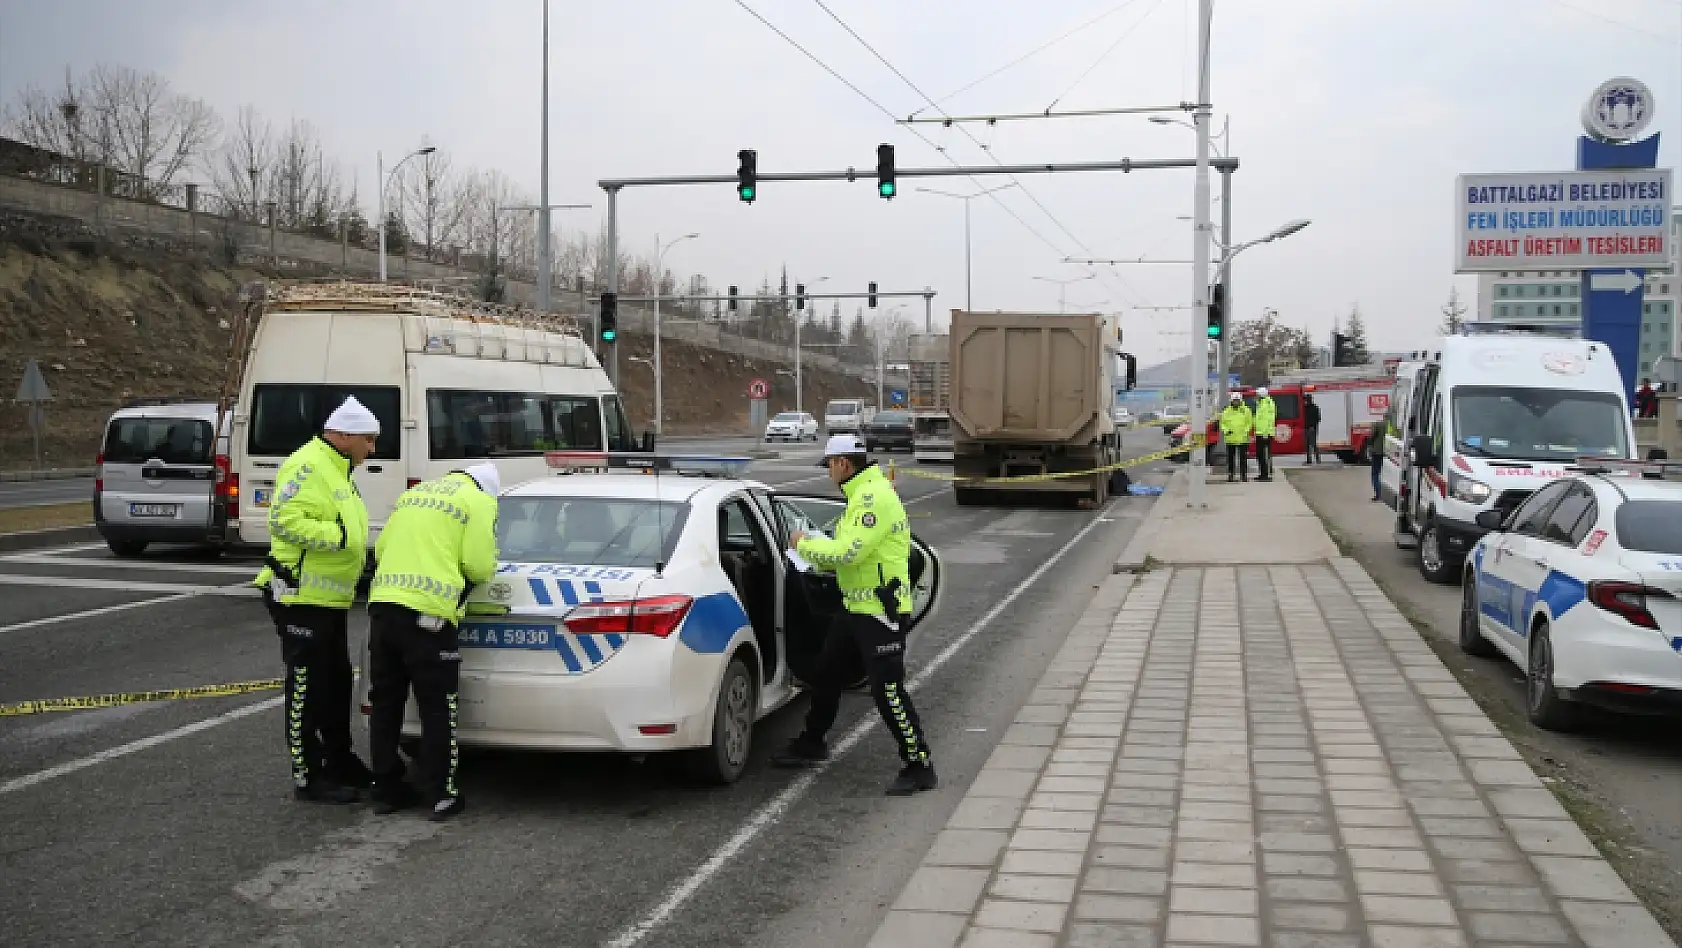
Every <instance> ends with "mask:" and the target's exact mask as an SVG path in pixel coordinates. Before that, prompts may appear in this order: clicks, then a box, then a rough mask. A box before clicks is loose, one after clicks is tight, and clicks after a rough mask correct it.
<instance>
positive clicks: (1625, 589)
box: [1589, 582, 1672, 632]
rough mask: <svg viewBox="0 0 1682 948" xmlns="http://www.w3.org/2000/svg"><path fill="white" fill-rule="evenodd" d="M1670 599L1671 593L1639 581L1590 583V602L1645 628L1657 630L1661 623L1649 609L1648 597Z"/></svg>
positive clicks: (1631, 623)
mask: <svg viewBox="0 0 1682 948" xmlns="http://www.w3.org/2000/svg"><path fill="white" fill-rule="evenodd" d="M1649 597H1651V598H1653V599H1670V598H1672V596H1671V595H1670V593H1668V592H1665V591H1664V590H1662V589H1654V588H1653V587H1651V586H1642V585H1640V584H1639V583H1620V582H1592V583H1589V602H1592V603H1594V604H1595V605H1597V606H1599V607H1600V608H1602V609H1605V610H1606V611H1607V612H1611V613H1614V614H1616V615H1620V616H1623V617H1624V619H1625V620H1627V621H1628V622H1629V624H1630V625H1638V626H1640V627H1642V628H1643V629H1652V630H1653V631H1655V632H1657V631H1658V629H1659V623H1658V620H1657V619H1654V618H1653V614H1652V613H1651V612H1648V611H1647V599H1648V598H1649Z"/></svg>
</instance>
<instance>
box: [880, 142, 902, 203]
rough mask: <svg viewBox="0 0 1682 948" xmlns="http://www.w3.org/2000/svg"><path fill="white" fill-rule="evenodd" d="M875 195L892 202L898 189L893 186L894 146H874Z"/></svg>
mask: <svg viewBox="0 0 1682 948" xmlns="http://www.w3.org/2000/svg"><path fill="white" fill-rule="evenodd" d="M876 193H877V194H880V195H882V196H883V197H885V198H887V199H888V200H890V201H891V200H893V197H894V195H895V194H897V193H899V188H898V186H896V185H895V184H894V146H892V145H877V146H876Z"/></svg>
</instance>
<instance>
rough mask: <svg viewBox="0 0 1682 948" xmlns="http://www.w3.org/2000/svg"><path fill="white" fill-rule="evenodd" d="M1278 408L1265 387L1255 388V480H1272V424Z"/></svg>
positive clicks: (1276, 419)
mask: <svg viewBox="0 0 1682 948" xmlns="http://www.w3.org/2000/svg"><path fill="white" fill-rule="evenodd" d="M1278 420H1279V409H1278V408H1277V407H1275V406H1274V404H1273V397H1272V396H1271V395H1269V394H1267V389H1266V388H1265V387H1263V388H1258V389H1256V474H1257V475H1258V476H1257V477H1256V480H1259V481H1271V480H1273V426H1274V424H1275V423H1276V422H1277V421H1278Z"/></svg>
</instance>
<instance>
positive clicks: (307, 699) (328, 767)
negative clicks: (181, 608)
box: [255, 398, 380, 803]
mask: <svg viewBox="0 0 1682 948" xmlns="http://www.w3.org/2000/svg"><path fill="white" fill-rule="evenodd" d="M379 433H380V422H379V419H377V418H375V417H374V413H373V412H370V411H369V410H368V409H367V408H365V407H363V405H362V403H361V402H358V401H357V400H356V399H355V398H346V399H345V400H344V403H343V404H341V405H340V406H339V407H338V408H337V409H334V411H333V413H332V414H331V415H329V416H328V418H327V421H326V423H325V424H324V425H323V426H322V432H321V434H320V435H319V436H317V437H314V438H311V439H310V440H309V442H308V443H307V444H305V445H304V446H303V447H301V448H299V449H298V450H297V451H295V452H293V453H292V456H291V457H289V458H287V459H286V462H285V463H284V464H282V465H281V466H280V472H279V473H278V474H277V475H276V476H275V485H276V488H277V489H276V491H275V495H274V501H273V502H272V503H271V504H270V505H269V554H268V556H267V557H266V558H265V559H264V560H263V569H262V571H261V572H260V573H258V574H257V578H256V580H255V584H256V585H257V586H260V587H262V589H263V601H264V603H265V604H266V605H267V606H268V608H269V614H270V615H271V616H273V618H274V622H275V631H276V632H277V633H279V635H280V641H281V657H282V658H283V659H284V660H285V662H286V748H287V752H288V754H289V755H290V757H291V760H292V784H293V796H294V797H295V798H297V799H299V800H311V801H316V802H321V803H353V802H355V801H356V799H357V790H358V789H359V788H366V787H369V786H371V785H372V775H371V774H370V773H369V772H368V768H367V767H366V766H365V765H364V764H363V763H362V761H361V760H360V759H358V758H357V756H356V754H355V752H354V751H353V750H352V749H351V737H350V703H351V682H352V673H351V665H350V652H349V646H348V644H347V642H346V619H347V618H348V616H349V613H350V606H351V601H352V599H354V598H355V595H356V583H357V580H358V579H360V578H361V577H362V567H363V564H364V563H365V562H366V560H367V555H368V508H367V507H365V506H363V503H362V495H361V494H359V493H357V490H356V484H355V483H354V482H352V481H351V476H350V475H351V472H352V471H353V470H355V469H356V466H357V465H358V464H361V463H362V462H363V461H365V460H367V458H368V455H370V454H372V453H373V451H374V443H375V439H377V438H378V437H379Z"/></svg>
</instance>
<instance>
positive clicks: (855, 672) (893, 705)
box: [804, 611, 929, 764]
mask: <svg viewBox="0 0 1682 948" xmlns="http://www.w3.org/2000/svg"><path fill="white" fill-rule="evenodd" d="M861 671H862V672H864V674H865V675H867V676H868V677H869V679H870V694H871V697H872V698H874V699H875V700H876V711H877V713H879V714H881V716H882V723H883V724H885V725H887V727H888V733H889V734H891V735H893V738H894V744H895V745H896V746H897V747H898V750H899V757H900V760H902V761H904V762H905V763H907V764H913V763H918V764H926V763H928V762H929V743H928V740H927V738H925V737H924V734H923V725H922V722H921V721H919V720H918V718H917V709H916V708H915V707H914V706H913V705H912V704H911V693H910V692H909V691H907V690H906V688H905V634H904V633H902V632H900V631H899V630H898V629H896V628H893V627H891V626H889V625H888V624H886V623H884V622H883V621H882V620H881V619H879V618H877V617H876V616H873V615H863V614H860V613H856V612H846V611H843V612H842V613H841V615H840V617H838V618H837V619H836V620H835V622H834V624H832V625H831V626H830V628H829V632H828V634H827V635H826V636H825V637H824V643H823V652H822V654H820V655H819V656H818V662H817V667H816V668H815V669H813V672H812V677H811V678H808V679H805V681H806V684H808V685H810V686H811V689H812V704H811V707H810V708H808V709H807V711H806V732H805V735H804V736H805V737H807V738H809V739H812V740H820V741H821V740H823V738H824V735H825V734H828V733H829V729H830V728H831V727H833V726H834V725H835V716H836V714H838V713H839V712H840V710H841V692H842V691H843V690H844V689H845V688H846V687H847V686H848V685H850V684H852V683H853V682H855V681H857V680H858V677H859V673H860V672H861Z"/></svg>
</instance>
